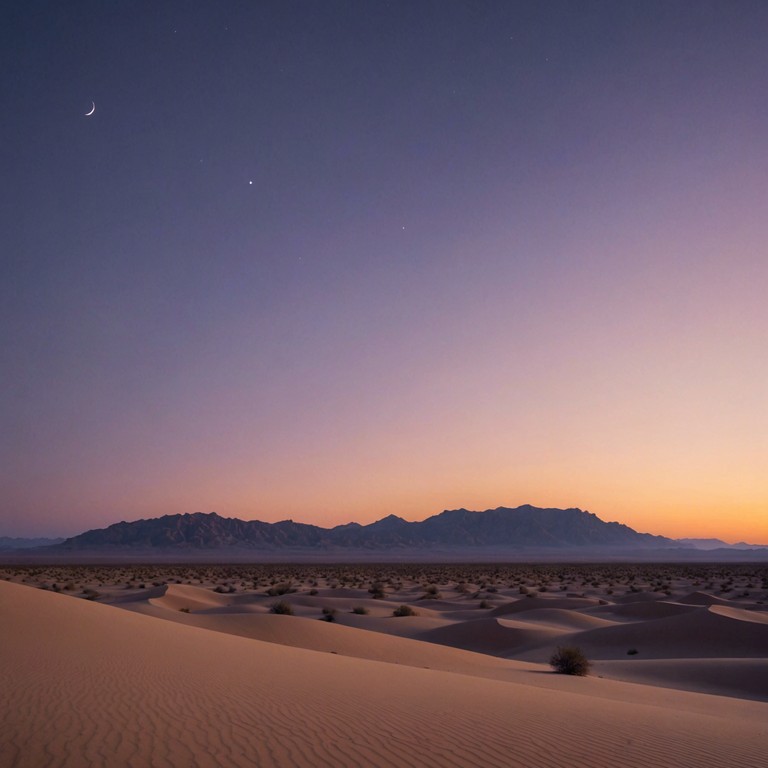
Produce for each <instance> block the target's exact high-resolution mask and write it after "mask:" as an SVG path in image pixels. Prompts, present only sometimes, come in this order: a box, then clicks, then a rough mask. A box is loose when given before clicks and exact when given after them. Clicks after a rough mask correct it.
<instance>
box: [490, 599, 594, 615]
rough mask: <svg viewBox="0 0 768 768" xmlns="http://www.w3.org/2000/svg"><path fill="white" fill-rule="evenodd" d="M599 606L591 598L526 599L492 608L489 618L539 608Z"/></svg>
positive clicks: (571, 608) (577, 608)
mask: <svg viewBox="0 0 768 768" xmlns="http://www.w3.org/2000/svg"><path fill="white" fill-rule="evenodd" d="M596 605H600V600H597V599H595V598H592V597H527V598H523V599H521V600H516V601H515V602H514V603H507V604H506V605H500V606H499V607H498V608H494V609H493V610H492V611H491V614H490V615H491V616H507V615H508V614H510V613H525V612H526V611H536V610H538V609H539V608H561V609H564V610H583V609H584V608H592V607H594V606H596Z"/></svg>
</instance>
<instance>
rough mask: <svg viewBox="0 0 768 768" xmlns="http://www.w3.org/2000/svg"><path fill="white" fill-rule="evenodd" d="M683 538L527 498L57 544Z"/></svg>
mask: <svg viewBox="0 0 768 768" xmlns="http://www.w3.org/2000/svg"><path fill="white" fill-rule="evenodd" d="M679 546H680V543H679V542H677V541H676V540H674V539H668V538H666V537H664V536H654V535H652V534H648V533H638V532H637V531H635V530H633V529H632V528H630V527H629V526H627V525H623V524H621V523H615V522H610V523H607V522H604V521H603V520H601V519H600V518H599V517H597V515H594V514H592V513H591V512H586V511H583V510H581V509H577V508H570V509H542V508H539V507H533V506H531V505H528V504H526V505H524V506H521V507H516V508H514V509H511V508H508V507H497V508H496V509H488V510H485V511H484V512H472V511H470V510H467V509H454V510H445V511H444V512H441V513H440V514H438V515H434V516H432V517H429V518H427V519H426V520H422V521H419V522H409V521H408V520H404V519H403V518H401V517H397V516H396V515H388V516H387V517H384V518H382V519H381V520H377V521H376V522H374V523H370V524H368V525H360V524H359V523H346V524H344V525H339V526H336V527H334V528H322V527H320V526H316V525H310V524H305V523H296V522H294V521H293V520H282V521H280V522H278V523H264V522H261V521H259V520H239V519H237V518H227V517H221V516H220V515H218V514H216V513H215V512H208V513H205V512H195V513H191V514H176V515H165V516H164V517H158V518H151V519H146V520H136V521H134V522H120V523H115V524H114V525H110V526H109V527H107V528H100V529H94V530H91V531H87V532H85V533H82V534H80V535H78V536H73V537H72V538H69V539H67V540H66V541H64V542H63V543H61V544H58V545H56V546H55V547H52V549H59V550H102V549H110V550H112V549H162V550H183V549H189V550H201V549H202V550H206V549H255V550H270V551H273V550H281V549H296V548H298V549H305V548H312V549H323V550H336V549H340V550H343V549H360V550H392V549H402V550H408V549H441V548H450V549H454V548H459V547H472V548H475V547H496V548H498V547H509V548H510V549H518V548H547V549H567V548H574V547H576V548H588V547H593V548H594V547H597V548H609V547H612V548H621V549H623V548H627V549H648V548H670V547H679Z"/></svg>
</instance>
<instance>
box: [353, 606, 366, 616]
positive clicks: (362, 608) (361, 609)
mask: <svg viewBox="0 0 768 768" xmlns="http://www.w3.org/2000/svg"><path fill="white" fill-rule="evenodd" d="M352 613H356V614H358V616H367V615H368V609H367V608H366V607H365V606H364V605H358V606H357V607H356V608H353V609H352Z"/></svg>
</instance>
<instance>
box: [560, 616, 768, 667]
mask: <svg viewBox="0 0 768 768" xmlns="http://www.w3.org/2000/svg"><path fill="white" fill-rule="evenodd" d="M744 614H746V615H747V616H752V614H751V612H749V611H739V610H737V609H732V608H723V607H720V606H713V607H711V608H702V609H701V610H696V611H692V612H690V613H684V614H681V615H678V616H669V617H666V618H662V619H655V620H649V621H644V622H637V623H630V624H618V625H616V626H613V627H601V628H599V629H592V630H587V631H585V632H582V633H580V634H579V635H578V637H577V638H575V640H576V641H577V643H578V645H579V646H580V647H581V648H582V649H583V650H584V652H585V653H586V654H587V655H588V656H589V657H590V658H594V659H600V658H604V659H613V658H621V657H622V656H625V655H626V652H627V650H628V649H629V648H637V649H638V650H639V651H640V653H641V654H642V656H643V658H653V659H665V658H666V659H672V658H679V659H686V658H691V659H695V658H747V657H752V658H764V657H765V655H766V649H768V624H767V623H765V622H763V621H762V620H757V621H755V620H754V619H753V618H749V619H745V618H744ZM754 616H759V614H754Z"/></svg>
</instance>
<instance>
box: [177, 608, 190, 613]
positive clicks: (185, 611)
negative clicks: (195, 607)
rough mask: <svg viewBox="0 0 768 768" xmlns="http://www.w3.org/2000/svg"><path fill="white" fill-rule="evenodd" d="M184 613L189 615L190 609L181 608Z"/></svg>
mask: <svg viewBox="0 0 768 768" xmlns="http://www.w3.org/2000/svg"><path fill="white" fill-rule="evenodd" d="M179 610H180V611H181V612H182V613H189V608H179Z"/></svg>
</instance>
